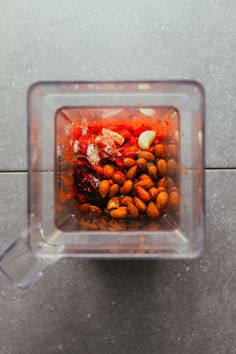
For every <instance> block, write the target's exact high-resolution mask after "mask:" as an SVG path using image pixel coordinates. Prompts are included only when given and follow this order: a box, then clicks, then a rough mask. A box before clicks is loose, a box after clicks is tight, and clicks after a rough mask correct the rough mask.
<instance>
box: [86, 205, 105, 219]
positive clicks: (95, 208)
mask: <svg viewBox="0 0 236 354" xmlns="http://www.w3.org/2000/svg"><path fill="white" fill-rule="evenodd" d="M89 211H90V213H92V214H93V215H94V216H96V217H97V218H99V216H101V214H102V211H101V209H100V208H99V207H98V206H96V205H90V206H89Z"/></svg>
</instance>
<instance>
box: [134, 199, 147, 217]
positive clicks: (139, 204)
mask: <svg viewBox="0 0 236 354" xmlns="http://www.w3.org/2000/svg"><path fill="white" fill-rule="evenodd" d="M134 203H135V205H136V207H137V209H138V210H139V211H140V213H145V211H146V210H147V207H146V204H145V203H144V202H143V201H142V200H141V199H139V198H138V197H134Z"/></svg>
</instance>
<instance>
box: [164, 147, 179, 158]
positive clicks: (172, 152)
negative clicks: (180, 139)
mask: <svg viewBox="0 0 236 354" xmlns="http://www.w3.org/2000/svg"><path fill="white" fill-rule="evenodd" d="M166 155H167V156H168V157H170V158H171V157H176V155H177V145H176V144H168V145H167V147H166Z"/></svg>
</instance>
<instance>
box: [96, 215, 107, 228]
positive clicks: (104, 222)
mask: <svg viewBox="0 0 236 354" xmlns="http://www.w3.org/2000/svg"><path fill="white" fill-rule="evenodd" d="M98 227H99V230H102V231H105V230H107V229H108V224H107V220H106V217H104V216H102V217H101V218H99V219H98Z"/></svg>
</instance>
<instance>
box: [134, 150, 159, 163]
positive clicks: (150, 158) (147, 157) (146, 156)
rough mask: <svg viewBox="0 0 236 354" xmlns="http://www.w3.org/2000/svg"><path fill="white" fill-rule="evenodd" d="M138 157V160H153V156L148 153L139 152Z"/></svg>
mask: <svg viewBox="0 0 236 354" xmlns="http://www.w3.org/2000/svg"><path fill="white" fill-rule="evenodd" d="M138 157H139V158H141V157H142V158H144V159H145V160H146V161H148V162H150V161H154V160H155V156H154V155H153V154H152V153H151V152H149V151H139V153H138Z"/></svg>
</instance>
